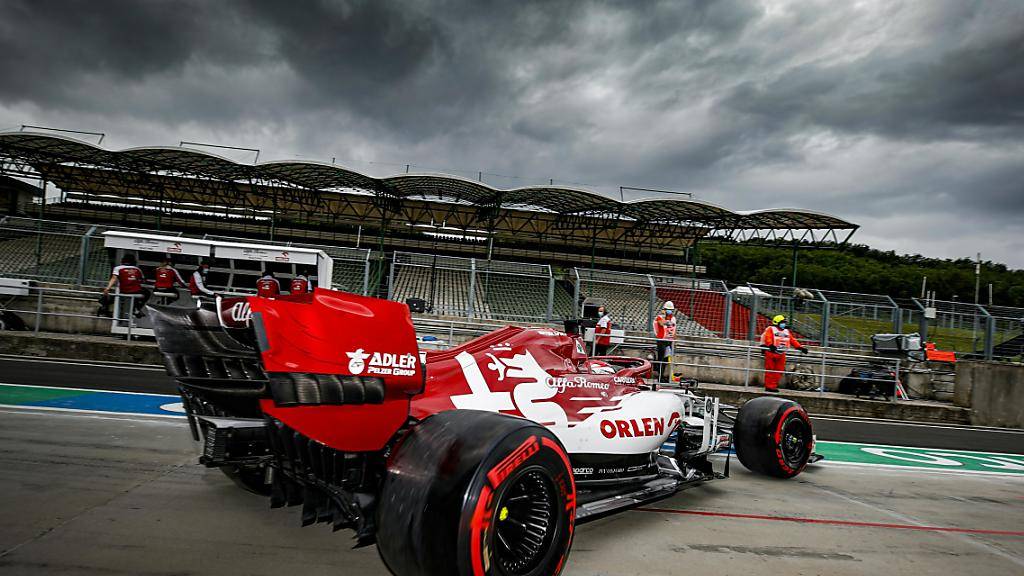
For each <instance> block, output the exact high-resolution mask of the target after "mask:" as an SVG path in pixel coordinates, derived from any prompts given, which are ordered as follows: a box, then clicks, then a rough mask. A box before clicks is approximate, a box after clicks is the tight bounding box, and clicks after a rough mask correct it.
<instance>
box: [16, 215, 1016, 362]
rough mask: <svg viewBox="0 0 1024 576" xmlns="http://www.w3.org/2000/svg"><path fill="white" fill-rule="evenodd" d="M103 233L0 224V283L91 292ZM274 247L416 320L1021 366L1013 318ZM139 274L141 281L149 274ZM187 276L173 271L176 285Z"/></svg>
mask: <svg viewBox="0 0 1024 576" xmlns="http://www.w3.org/2000/svg"><path fill="white" fill-rule="evenodd" d="M109 230H128V231H137V232H151V231H147V230H138V229H132V228H125V227H118V226H101V225H90V224H79V223H71V222H59V221H52V220H41V219H32V218H20V217H4V218H2V219H0V277H3V278H22V279H31V280H35V281H39V282H45V283H56V284H67V285H71V286H75V287H87V286H102V285H104V284H105V283H106V282H107V280H108V279H109V276H110V270H111V268H112V266H113V264H115V262H116V260H117V254H115V253H114V252H113V251H111V250H108V249H106V248H105V247H104V245H103V240H102V238H103V236H102V235H103V233H104V232H106V231H109ZM163 234H166V233H163ZM172 235H176V236H181V234H172ZM207 238H223V237H214V236H207ZM231 240H239V241H250V240H246V239H242V238H231ZM279 244H282V245H286V246H297V247H310V248H317V249H320V250H323V251H324V252H326V253H327V254H328V255H329V256H330V257H331V258H332V259H333V260H334V267H333V278H332V283H333V285H334V287H336V288H339V289H343V290H346V291H350V292H356V293H360V294H368V295H380V296H385V297H387V298H390V299H392V300H398V301H402V302H405V301H407V300H409V299H421V300H423V302H424V304H425V311H426V312H427V313H428V314H433V315H443V316H452V317H461V318H466V319H471V320H492V321H501V322H524V323H539V322H560V321H561V320H562V319H571V318H577V317H579V316H580V315H581V312H582V310H583V306H584V304H585V303H587V302H591V303H601V304H604V305H605V306H606V309H607V310H608V312H609V313H610V314H611V316H612V320H613V322H614V323H615V324H616V325H617V326H618V327H620V328H622V329H624V330H626V331H628V332H631V333H634V334H650V333H651V329H652V324H653V320H654V316H655V315H656V314H657V313H658V311H659V310H660V309H661V307H662V306H663V304H664V302H665V301H668V300H671V301H672V302H673V303H674V304H675V307H676V310H677V315H678V316H677V318H678V329H677V333H678V335H679V336H680V337H695V338H723V339H729V340H757V339H758V337H759V336H760V334H761V333H762V332H763V331H764V330H765V328H766V327H767V326H769V325H770V324H771V319H772V317H773V316H775V315H778V314H782V315H785V316H786V317H787V318H788V320H789V324H790V327H791V328H792V329H793V331H794V333H795V335H796V337H797V338H798V339H800V340H801V341H802V342H804V343H806V344H809V345H815V346H822V347H836V348H848V349H866V348H870V347H871V344H872V342H871V337H872V335H874V334H878V333H909V332H919V333H920V334H921V335H922V337H923V339H924V340H929V341H932V342H934V343H935V344H936V346H937V347H938V348H939V349H943V350H952V351H955V352H956V353H957V354H958V356H959V357H978V358H988V359H992V358H998V359H1011V360H1016V361H1020V360H1022V359H1024V357H1022V354H1024V309H1022V308H1013V307H1007V306H992V305H978V304H970V303H964V302H942V301H935V302H925V301H921V300H917V299H910V300H908V301H906V302H903V301H901V302H896V301H894V300H893V299H892V298H890V297H888V296H885V295H877V294H859V293H853V292H839V291H829V290H817V289H805V288H794V287H790V286H773V285H764V284H746V285H741V286H736V287H733V288H732V289H729V288H728V287H727V286H726V285H725V283H724V282H721V281H719V280H713V279H703V278H699V279H698V278H681V277H672V276H663V275H650V274H636V273H626V272H617V271H610V270H597V269H590V268H572V269H569V270H567V271H565V272H564V273H562V272H559V273H556V272H555V271H554V270H553V269H552V268H551V266H549V265H546V264H530V263H522V262H507V261H498V260H485V259H477V258H457V257H451V256H442V255H433V254H422V253H410V252H396V253H395V254H394V255H393V257H392V258H391V260H390V262H388V261H386V260H384V259H383V258H382V255H380V254H375V253H372V252H371V251H370V250H366V249H356V248H346V247H340V246H329V245H317V244H305V243H288V242H284V243H279ZM150 260H152V258H150ZM181 263H184V264H186V265H188V264H197V263H198V261H196V262H184V261H182V262H179V264H181ZM140 264H142V265H143V267H144V270H145V269H146V268H145V267H146V266H153V265H155V264H156V262H153V261H140ZM254 266H255V268H253V267H254ZM262 266H264V264H263V263H258V262H257V263H250V262H244V261H233V262H232V261H223V262H220V261H215V262H213V266H212V267H211V273H210V277H209V280H208V281H209V283H210V284H213V285H215V286H217V285H219V286H223V287H224V288H225V289H228V290H242V289H243V288H244V289H246V290H248V291H251V290H252V286H253V285H254V283H255V279H256V278H257V277H258V274H259V272H260V270H262ZM275 266H276V264H275ZM288 266H290V268H289V269H288V270H279V271H278V272H279V273H283V277H285V278H287V277H289V275H290V274H295V273H296V272H297V268H295V266H294V265H288ZM187 273H188V270H187V269H186V270H184V272H183V274H186V275H187ZM378 280H380V281H378ZM378 284H380V285H381V291H380V292H378V291H377V288H378Z"/></svg>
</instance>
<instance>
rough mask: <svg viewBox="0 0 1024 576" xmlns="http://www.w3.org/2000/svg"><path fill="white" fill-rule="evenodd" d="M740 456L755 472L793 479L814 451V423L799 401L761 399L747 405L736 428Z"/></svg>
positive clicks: (755, 399)
mask: <svg viewBox="0 0 1024 576" xmlns="http://www.w3.org/2000/svg"><path fill="white" fill-rule="evenodd" d="M733 442H734V443H735V446H736V456H737V457H739V459H740V462H741V463H742V464H743V465H744V466H746V467H747V468H748V469H749V470H750V471H752V472H758V473H761V474H767V475H769V476H775V477H777V478H792V477H793V476H796V475H797V474H799V473H800V472H802V471H803V469H804V467H805V466H807V461H808V459H809V458H810V457H811V452H812V450H813V448H814V434H813V432H812V431H811V421H810V420H809V419H808V418H807V412H805V411H804V409H803V407H801V406H800V405H799V404H797V403H796V402H793V401H792V400H786V399H784V398H771V397H761V398H754V399H753V400H751V401H749V402H747V403H746V404H744V405H743V406H742V407H741V408H740V411H739V414H738V415H737V416H736V425H735V427H734V428H733Z"/></svg>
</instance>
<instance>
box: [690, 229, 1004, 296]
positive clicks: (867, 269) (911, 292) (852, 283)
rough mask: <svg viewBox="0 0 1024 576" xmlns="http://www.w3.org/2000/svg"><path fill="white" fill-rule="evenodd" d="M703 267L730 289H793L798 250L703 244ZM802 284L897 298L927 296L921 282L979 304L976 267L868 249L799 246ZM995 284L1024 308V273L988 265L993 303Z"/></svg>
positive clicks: (984, 288) (985, 279)
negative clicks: (756, 286)
mask: <svg viewBox="0 0 1024 576" xmlns="http://www.w3.org/2000/svg"><path fill="white" fill-rule="evenodd" d="M698 251H699V256H698V257H697V258H699V263H700V264H702V265H704V266H706V267H707V276H708V277H710V278H720V279H722V280H725V281H727V282H729V283H730V284H744V283H746V282H753V283H761V284H779V283H780V282H782V281H783V280H785V284H786V285H792V283H793V279H792V275H793V247H792V245H787V246H776V245H763V244H758V243H730V242H715V243H702V244H700V246H699V248H698ZM797 257H798V267H797V279H796V284H797V285H798V286H801V287H804V288H818V289H822V290H840V291H844V292H866V293H872V294H888V295H889V296H891V297H893V298H896V299H905V298H910V297H918V296H920V295H921V280H922V278H924V277H926V276H927V278H928V290H929V291H931V290H934V291H935V292H936V297H937V298H938V299H939V300H953V299H954V296H956V298H957V299H958V300H960V301H962V302H973V301H974V283H975V278H974V267H975V262H974V261H973V260H970V259H968V258H960V259H956V260H951V259H938V258H927V257H925V256H921V255H919V254H915V255H904V254H896V253H895V252H894V251H888V252H886V251H882V250H875V249H873V248H870V247H868V246H865V245H862V244H850V245H846V246H842V247H839V248H825V249H823V248H815V247H813V246H810V245H807V244H804V245H800V246H799V247H798V256H797ZM989 283H991V284H992V297H993V303H994V304H997V305H1002V306H1018V307H1024V270H1012V269H1010V268H1008V267H1007V266H1006V265H1005V264H1001V263H998V262H991V261H985V260H983V261H982V265H981V297H980V301H981V302H982V303H983V304H984V303H987V302H988V284H989Z"/></svg>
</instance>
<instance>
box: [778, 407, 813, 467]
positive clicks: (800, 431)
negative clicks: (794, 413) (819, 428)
mask: <svg viewBox="0 0 1024 576" xmlns="http://www.w3.org/2000/svg"><path fill="white" fill-rule="evenodd" d="M808 431H809V429H808V427H807V423H806V422H804V421H803V419H802V418H793V419H792V420H790V421H789V422H786V424H785V425H784V426H783V427H782V457H783V458H785V459H786V464H788V465H789V466H790V467H791V468H799V467H800V466H801V465H803V463H804V460H806V459H807V450H808V448H809V444H810V443H809V442H808Z"/></svg>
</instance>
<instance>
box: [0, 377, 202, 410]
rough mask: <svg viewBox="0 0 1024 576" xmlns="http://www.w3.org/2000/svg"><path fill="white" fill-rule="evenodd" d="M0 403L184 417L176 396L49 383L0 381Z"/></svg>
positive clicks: (46, 408)
mask: <svg viewBox="0 0 1024 576" xmlns="http://www.w3.org/2000/svg"><path fill="white" fill-rule="evenodd" d="M0 405H8V406H17V407H20V408H36V409H41V410H62V411H63V410H67V411H73V412H102V413H108V414H137V415H147V416H171V417H177V418H183V417H184V416H185V410H184V408H183V407H182V405H181V398H179V397H178V396H172V395H168V394H142V393H136V392H111V391H106V390H92V389H80V388H62V387H51V386H28V385H17V384H0Z"/></svg>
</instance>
